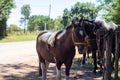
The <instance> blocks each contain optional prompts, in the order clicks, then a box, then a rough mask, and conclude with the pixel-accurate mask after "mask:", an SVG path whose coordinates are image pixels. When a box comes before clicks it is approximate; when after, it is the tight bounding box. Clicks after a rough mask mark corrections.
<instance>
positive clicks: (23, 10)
mask: <svg viewBox="0 0 120 80" xmlns="http://www.w3.org/2000/svg"><path fill="white" fill-rule="evenodd" d="M30 10H31V9H30V5H28V4H26V5H23V6H22V8H21V14H22V15H23V16H24V19H27V20H28V19H29V16H30Z"/></svg>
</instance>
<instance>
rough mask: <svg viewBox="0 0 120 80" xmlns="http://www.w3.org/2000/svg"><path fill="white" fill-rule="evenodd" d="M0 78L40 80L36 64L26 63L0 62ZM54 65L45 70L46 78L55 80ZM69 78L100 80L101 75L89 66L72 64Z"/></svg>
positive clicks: (63, 76) (72, 79)
mask: <svg viewBox="0 0 120 80" xmlns="http://www.w3.org/2000/svg"><path fill="white" fill-rule="evenodd" d="M64 72H65V71H64V66H63V67H62V80H64V79H65V73H64ZM0 76H1V77H0V80H41V79H40V78H38V69H37V66H32V65H28V64H23V63H19V64H6V65H5V64H0ZM55 76H56V69H55V65H51V66H50V67H49V69H48V72H47V78H48V80H55ZM70 80H102V79H101V75H99V74H93V73H92V68H91V67H89V68H88V67H79V68H78V67H77V68H76V66H75V65H73V66H72V68H71V71H70Z"/></svg>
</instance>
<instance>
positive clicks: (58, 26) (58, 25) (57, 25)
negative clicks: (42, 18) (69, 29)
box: [54, 17, 64, 30]
mask: <svg viewBox="0 0 120 80" xmlns="http://www.w3.org/2000/svg"><path fill="white" fill-rule="evenodd" d="M61 21H62V17H58V18H57V19H55V20H54V29H55V30H62V29H64V26H63V24H62V23H61Z"/></svg>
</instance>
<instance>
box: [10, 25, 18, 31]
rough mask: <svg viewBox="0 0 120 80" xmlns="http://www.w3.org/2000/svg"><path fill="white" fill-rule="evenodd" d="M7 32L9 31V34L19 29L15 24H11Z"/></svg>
mask: <svg viewBox="0 0 120 80" xmlns="http://www.w3.org/2000/svg"><path fill="white" fill-rule="evenodd" d="M9 30H10V32H14V31H18V30H20V28H19V27H18V26H17V25H15V24H11V25H10V27H9Z"/></svg>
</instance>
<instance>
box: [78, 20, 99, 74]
mask: <svg viewBox="0 0 120 80" xmlns="http://www.w3.org/2000/svg"><path fill="white" fill-rule="evenodd" d="M80 24H81V26H83V27H84V31H85V33H86V39H85V40H86V43H87V45H86V50H87V51H86V52H89V53H90V52H92V58H93V59H94V70H93V72H96V69H97V63H96V61H97V58H96V51H97V43H96V35H95V33H96V31H97V30H98V29H99V28H100V27H99V26H98V25H97V24H96V23H95V22H94V21H89V20H81V22H80ZM85 56H86V53H84V54H83V58H84V59H85ZM84 63H85V61H84V62H83V64H84Z"/></svg>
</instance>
